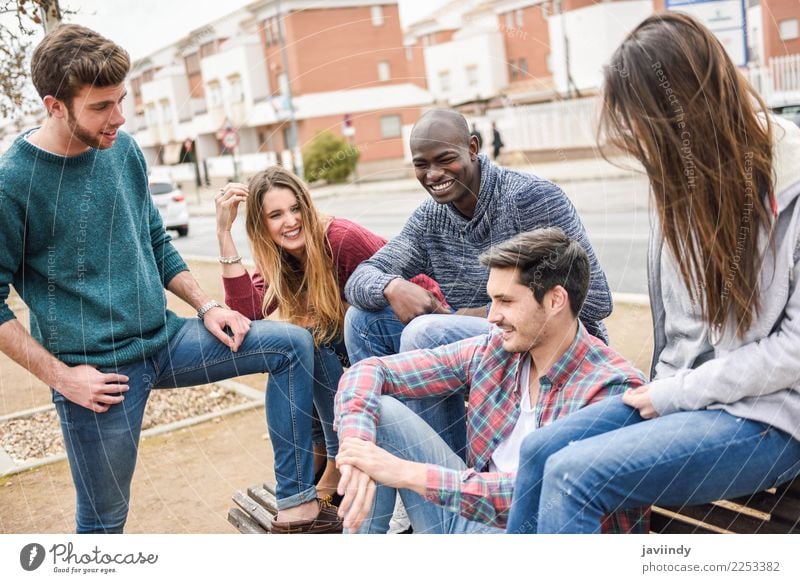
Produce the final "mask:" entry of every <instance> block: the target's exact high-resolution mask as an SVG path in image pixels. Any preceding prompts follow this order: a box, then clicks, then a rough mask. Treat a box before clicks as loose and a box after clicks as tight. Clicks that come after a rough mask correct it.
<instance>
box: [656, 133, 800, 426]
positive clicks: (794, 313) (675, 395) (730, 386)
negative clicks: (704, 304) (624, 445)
mask: <svg viewBox="0 0 800 583" xmlns="http://www.w3.org/2000/svg"><path fill="white" fill-rule="evenodd" d="M771 119H772V121H773V123H774V127H773V132H774V138H773V139H774V141H775V147H774V152H773V168H774V172H775V190H774V192H775V196H776V200H777V205H778V218H777V225H776V235H775V245H774V248H772V247H771V246H770V244H769V242H768V240H767V234H766V233H764V229H762V230H761V232H760V235H759V237H760V238H759V247H760V249H763V250H765V252H766V255H765V260H764V262H763V265H762V268H761V272H760V276H759V277H760V281H759V283H760V287H759V291H760V302H761V310H760V312H759V313H758V316H757V318H756V319H755V321H754V322H753V324H752V326H751V327H750V329H749V330H748V331H747V333H746V334H745V335H744V337H742V338H739V337H737V336H736V334H735V332H733V331H732V330H733V328H734V327H733V326H726V327H725V330H724V331H722V332H721V333H718V334H711V333H706V338H707V339H708V342H709V343H710V346H711V348H712V350H713V358H707V356H710V355H706V356H705V357H704V356H703V355H700V354H698V355H696V356H697V357H698V359H697V361H695V363H694V365H693V367H694V368H682V369H680V370H677V371H674V372H673V374H671V375H670V376H666V377H664V378H656V379H655V380H653V381H652V382H651V384H650V396H651V399H652V402H653V406H654V407H655V409H656V411H657V412H658V413H659V414H660V415H666V414H669V413H674V412H676V411H697V410H700V409H722V410H724V411H727V412H728V413H730V414H731V415H735V416H737V417H742V418H745V419H751V420H754V421H760V422H762V423H766V424H768V425H771V426H773V427H776V428H777V429H780V430H782V431H785V432H786V433H789V434H790V435H792V436H793V437H794V438H795V439H800V286H798V280H800V204H799V203H798V198H800V128H798V127H797V126H795V125H794V124H792V123H791V122H789V121H787V120H784V119H781V118H771ZM650 241H651V242H650V251H649V256H648V272H649V290H650V305H651V306H652V310H653V322H654V325H655V328H654V335H655V350H654V357H653V371H655V368H656V364H657V363H658V362H659V355H660V354H661V352H662V350H663V349H664V347H665V346H666V345H667V342H670V339H668V338H667V335H666V334H665V325H664V323H665V310H669V309H671V308H672V306H665V305H664V301H663V296H662V283H661V266H662V261H661V254H662V252H664V251H665V249H664V248H663V238H662V236H661V233H660V231H659V228H658V225H657V224H654V228H653V232H652V233H651V237H650ZM706 332H708V331H707V330H706ZM673 340H674V339H673Z"/></svg>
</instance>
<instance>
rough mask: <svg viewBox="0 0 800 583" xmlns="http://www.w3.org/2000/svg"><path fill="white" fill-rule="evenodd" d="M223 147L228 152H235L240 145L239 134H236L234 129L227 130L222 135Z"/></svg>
mask: <svg viewBox="0 0 800 583" xmlns="http://www.w3.org/2000/svg"><path fill="white" fill-rule="evenodd" d="M220 141H221V142H222V145H223V146H225V149H226V150H233V149H234V148H235V147H236V146H238V145H239V134H237V133H236V130H234V129H226V130H225V131H224V132H223V134H222V139H221V140H220Z"/></svg>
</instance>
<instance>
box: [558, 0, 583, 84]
mask: <svg viewBox="0 0 800 583" xmlns="http://www.w3.org/2000/svg"><path fill="white" fill-rule="evenodd" d="M554 2H555V5H556V11H557V13H558V15H559V16H560V17H561V37H562V39H563V41H564V69H565V71H564V72H565V73H566V77H567V79H566V80H567V99H571V98H572V92H573V91H574V92H575V97H580V96H581V92H580V91H578V86H577V85H576V84H575V80H574V79H573V78H572V67H571V66H570V58H569V35H568V34H567V15H566V14H565V13H564V8H563V6H562V0H554Z"/></svg>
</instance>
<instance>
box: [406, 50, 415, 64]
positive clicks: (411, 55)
mask: <svg viewBox="0 0 800 583" xmlns="http://www.w3.org/2000/svg"><path fill="white" fill-rule="evenodd" d="M413 60H414V47H406V61H413Z"/></svg>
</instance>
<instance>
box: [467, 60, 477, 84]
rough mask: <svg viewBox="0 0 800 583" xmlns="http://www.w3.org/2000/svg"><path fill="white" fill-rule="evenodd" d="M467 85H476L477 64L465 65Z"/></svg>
mask: <svg viewBox="0 0 800 583" xmlns="http://www.w3.org/2000/svg"><path fill="white" fill-rule="evenodd" d="M466 71H467V85H469V87H470V88H475V87H477V86H478V66H477V65H468V66H467V69H466Z"/></svg>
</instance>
